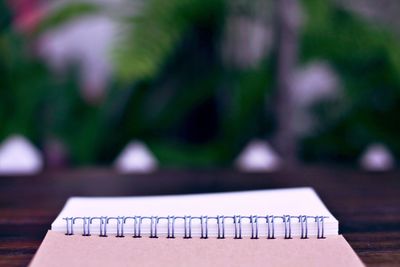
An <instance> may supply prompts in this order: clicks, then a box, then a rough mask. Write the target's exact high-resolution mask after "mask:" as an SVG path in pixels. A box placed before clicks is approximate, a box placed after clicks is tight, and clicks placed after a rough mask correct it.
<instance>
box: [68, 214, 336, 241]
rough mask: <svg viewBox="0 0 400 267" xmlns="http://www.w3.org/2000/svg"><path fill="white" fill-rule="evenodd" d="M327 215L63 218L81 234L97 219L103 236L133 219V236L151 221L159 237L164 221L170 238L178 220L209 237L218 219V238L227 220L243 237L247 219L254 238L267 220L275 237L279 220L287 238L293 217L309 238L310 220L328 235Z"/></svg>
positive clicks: (187, 234)
mask: <svg viewBox="0 0 400 267" xmlns="http://www.w3.org/2000/svg"><path fill="white" fill-rule="evenodd" d="M325 218H328V217H326V216H308V215H298V216H291V215H282V216H274V215H266V216H258V215H250V216H241V215H234V216H223V215H220V216H166V217H158V216H128V217H124V216H118V217H106V216H101V217H65V218H63V219H64V220H65V222H66V233H65V234H66V235H73V234H74V225H75V224H76V223H77V222H81V223H82V235H83V236H90V235H91V228H92V227H93V224H95V223H96V226H98V227H99V228H97V229H99V235H100V236H102V237H105V236H107V227H108V226H109V225H110V223H111V222H112V221H113V222H116V236H117V237H124V236H125V233H124V226H125V225H127V224H130V223H133V237H134V238H140V237H142V226H143V222H148V223H149V228H150V234H149V237H150V238H158V233H157V231H158V225H159V223H160V222H162V221H163V222H164V223H166V225H167V238H175V224H176V222H177V221H180V222H181V223H183V230H184V233H183V238H186V239H188V238H192V223H193V222H194V221H197V223H199V225H200V238H202V239H206V238H208V236H209V231H208V228H209V224H210V222H211V223H212V222H213V223H215V224H216V226H217V238H218V239H224V238H225V224H226V222H227V221H228V220H230V222H231V223H233V226H234V238H235V239H241V238H242V224H243V223H244V222H247V223H249V224H250V227H251V236H250V238H252V239H258V238H259V237H260V234H259V225H260V223H265V224H266V238H268V239H274V238H275V224H276V221H277V220H280V222H282V223H283V226H284V238H285V239H291V238H292V223H293V220H295V221H296V223H299V224H300V238H302V239H307V238H308V237H309V235H308V228H309V224H310V223H313V224H315V225H316V229H317V230H316V232H317V234H316V236H317V238H319V239H321V238H325V235H324V219H325Z"/></svg>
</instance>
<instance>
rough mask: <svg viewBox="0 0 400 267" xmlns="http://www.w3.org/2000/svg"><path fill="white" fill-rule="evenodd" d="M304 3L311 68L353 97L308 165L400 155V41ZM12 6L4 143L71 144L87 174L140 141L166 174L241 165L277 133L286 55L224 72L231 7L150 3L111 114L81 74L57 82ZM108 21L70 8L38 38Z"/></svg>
mask: <svg viewBox="0 0 400 267" xmlns="http://www.w3.org/2000/svg"><path fill="white" fill-rule="evenodd" d="M302 3H303V8H304V11H305V12H306V18H307V22H306V25H304V27H303V30H302V33H301V43H300V44H301V46H300V51H299V54H300V60H301V63H302V64H303V63H306V62H309V61H312V60H326V61H327V62H329V63H330V64H331V65H332V66H333V68H334V69H335V70H336V71H337V73H338V74H339V77H340V79H341V82H342V86H343V89H344V96H343V98H341V99H338V100H336V101H331V102H323V103H319V104H318V105H316V106H315V107H314V110H313V112H314V113H315V114H316V118H318V120H317V122H318V124H317V128H316V130H315V131H313V133H312V134H311V135H309V136H307V137H306V138H304V139H303V140H302V142H301V148H302V150H301V155H302V156H303V157H304V158H305V159H307V160H311V161H319V160H335V161H352V160H354V159H355V158H356V157H357V155H359V153H360V151H361V150H362V149H364V148H365V147H366V146H367V145H368V144H370V143H371V142H383V143H385V144H387V145H388V146H389V147H390V149H392V150H393V151H394V152H395V153H397V154H399V153H400V141H399V139H398V138H397V136H398V135H399V134H400V124H399V121H398V119H397V114H400V113H399V112H400V92H399V90H400V75H399V73H400V43H399V40H398V37H397V36H395V35H394V34H393V33H392V32H391V31H389V30H387V28H385V27H383V26H380V25H376V23H375V24H372V23H371V22H368V21H366V20H364V19H361V18H360V17H359V16H357V15H355V14H353V13H351V12H349V11H347V10H345V9H344V8H342V7H340V6H339V5H337V4H335V3H334V2H332V1H328V0H303V1H302ZM0 4H1V5H2V6H0V18H1V24H0V27H1V28H0V140H3V139H4V138H5V137H7V136H8V135H10V134H12V133H20V134H23V135H25V136H27V137H28V138H30V139H31V140H33V141H34V142H35V143H36V144H37V145H39V146H40V147H42V148H43V147H44V145H45V143H46V140H48V139H49V138H55V139H59V140H61V141H62V142H64V143H65V145H66V146H67V147H68V150H69V153H70V157H71V161H72V163H74V164H78V165H79V164H98V163H109V162H110V161H112V160H113V159H114V158H115V157H116V155H117V154H118V153H119V152H120V151H121V149H122V148H123V147H124V146H125V145H126V144H127V143H128V142H129V141H130V140H132V139H140V140H143V141H144V142H146V143H147V144H148V145H149V146H150V149H151V150H152V152H153V153H154V154H155V155H156V157H157V158H158V159H159V160H160V162H161V164H163V165H167V166H192V167H200V166H215V165H219V166H221V165H229V164H231V162H232V160H233V159H234V158H235V157H236V155H237V154H238V153H239V151H240V150H241V149H242V148H243V146H244V145H245V144H246V143H247V142H248V141H249V140H250V139H252V138H254V137H263V138H265V137H268V136H270V135H271V134H273V130H274V119H273V114H272V112H271V110H270V109H271V106H272V105H271V102H272V98H271V96H272V93H273V87H274V84H275V78H274V54H273V53H272V54H268V55H266V56H265V59H264V60H263V61H262V62H261V64H259V65H258V66H256V67H254V68H249V69H238V68H234V67H227V66H226V65H225V64H223V63H222V61H221V55H220V53H221V51H220V48H221V46H220V45H221V39H222V34H223V29H224V23H225V21H226V16H227V12H228V7H227V1H223V0H216V1H215V0H203V1H201V0H171V1H161V0H149V1H146V2H145V3H144V8H143V10H141V12H140V13H138V14H137V15H135V16H132V17H124V18H122V19H121V23H123V25H124V29H125V30H126V32H125V33H126V34H125V35H124V36H123V37H122V38H121V39H120V40H119V46H118V47H117V48H116V49H115V51H113V55H114V59H115V63H116V70H117V75H116V76H115V77H114V80H113V81H112V82H111V85H110V86H109V89H108V91H107V94H106V96H105V97H104V101H103V102H102V103H101V105H93V104H90V103H87V102H86V101H85V100H84V99H83V98H82V96H81V93H80V91H79V90H80V88H79V84H78V82H77V80H78V79H77V77H78V75H77V72H78V68H77V67H76V66H71V68H70V71H69V72H68V74H66V75H64V76H63V77H62V78H61V79H60V78H59V77H58V78H57V79H56V77H55V75H54V73H53V72H52V71H51V70H49V69H47V67H46V66H45V64H44V63H43V62H41V61H40V60H39V59H38V58H37V57H35V56H34V55H33V53H32V51H30V44H31V42H32V40H31V39H29V37H27V36H21V35H20V34H18V33H17V32H16V31H15V30H14V29H13V27H12V25H11V23H12V14H11V13H10V12H9V10H8V9H7V7H6V6H5V4H4V2H3V1H0ZM100 11H101V12H106V11H104V10H101V9H100V8H98V7H96V6H93V5H90V4H72V5H67V6H66V7H63V8H61V9H59V10H58V11H55V13H52V14H50V16H49V17H48V18H46V19H45V20H44V21H42V23H41V24H40V26H39V27H38V29H37V32H36V34H39V33H42V32H44V31H46V30H49V29H52V28H54V27H57V26H60V25H62V24H63V23H66V22H68V21H71V20H73V19H75V18H77V17H79V16H82V15H88V14H94V13H96V12H100ZM3 18H4V19H3ZM31 37H32V36H31ZM266 103H267V105H266Z"/></svg>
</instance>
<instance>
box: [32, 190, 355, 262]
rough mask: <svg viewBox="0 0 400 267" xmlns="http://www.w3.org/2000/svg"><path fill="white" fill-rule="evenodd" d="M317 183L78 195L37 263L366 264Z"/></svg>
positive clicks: (53, 227) (58, 220) (49, 236)
mask: <svg viewBox="0 0 400 267" xmlns="http://www.w3.org/2000/svg"><path fill="white" fill-rule="evenodd" d="M338 225H339V224H338V221H337V220H336V219H335V217H334V216H333V215H332V214H331V213H330V212H329V210H328V209H327V208H326V207H325V205H324V204H323V203H322V201H321V200H320V199H319V197H318V196H317V194H316V193H315V192H314V190H313V189H311V188H296V189H280V190H260V191H245V192H233V193H213V194H198V195H177V196H151V197H111V198H110V197H107V198H106V197H100V198H99V197H73V198H70V199H69V200H68V201H67V203H66V205H65V207H64V208H63V210H62V211H61V213H60V214H59V216H58V217H57V218H56V219H55V221H54V222H53V223H52V225H51V230H50V231H49V232H48V233H47V235H46V237H45V239H44V241H43V243H42V245H41V246H40V248H39V250H38V252H37V254H36V255H35V257H34V259H33V261H32V262H31V266H82V265H84V266H110V265H120V266H121V265H122V266H139V265H140V266H159V265H163V266H221V265H227V266H244V265H248V264H251V265H252V266H263V265H265V263H266V262H268V263H270V264H272V265H281V266H289V265H297V266H298V265H299V264H300V265H301V266H302V265H325V266H327V265H331V266H337V265H346V266H362V263H361V261H360V260H359V259H358V257H357V256H356V254H355V253H354V251H353V250H352V249H351V247H350V246H349V245H348V243H347V242H346V241H345V239H344V238H343V237H342V236H341V235H339V234H338V229H339V228H338Z"/></svg>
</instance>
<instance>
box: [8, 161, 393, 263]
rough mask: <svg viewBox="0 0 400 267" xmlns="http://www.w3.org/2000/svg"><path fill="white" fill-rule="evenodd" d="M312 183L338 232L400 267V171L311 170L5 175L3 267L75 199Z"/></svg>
mask: <svg viewBox="0 0 400 267" xmlns="http://www.w3.org/2000/svg"><path fill="white" fill-rule="evenodd" d="M295 186H312V187H314V188H315V189H316V191H317V192H318V194H319V195H320V197H321V198H322V200H323V201H324V202H325V204H326V205H327V206H328V208H329V209H330V211H331V212H332V213H333V214H334V215H335V216H336V217H337V218H338V219H339V221H340V232H341V233H342V234H343V235H344V236H345V238H346V239H347V240H348V241H349V243H350V244H351V246H352V247H353V248H354V250H355V251H356V252H357V254H358V255H359V256H360V257H361V259H362V260H363V261H364V262H365V263H366V264H367V265H370V266H378V265H388V266H389V265H393V266H395V265H398V266H400V172H390V173H384V174H373V173H366V172H361V171H355V170H343V169H337V168H328V167H325V168H321V167H307V168H302V169H298V170H293V171H281V172H277V173H270V174H261V173H259V174H243V173H238V172H235V171H232V170H207V171H204V170H202V171H193V170H192V171H174V170H162V171H159V172H156V173H153V174H148V175H117V174H115V173H114V172H112V171H110V170H98V169H90V170H77V171H62V172H53V173H50V172H47V173H43V174H41V175H38V176H35V177H0V265H1V266H25V265H27V264H28V263H29V261H30V260H31V259H32V257H33V255H34V253H35V252H36V250H37V248H38V247H39V245H40V243H41V241H42V239H43V237H44V236H45V233H46V231H47V230H48V229H49V228H50V224H51V222H52V221H53V220H54V218H55V217H56V215H57V214H58V213H59V211H60V210H61V208H62V207H63V205H64V203H65V201H66V200H67V198H68V197H70V196H74V195H75V196H131V195H149V194H182V193H199V192H218V191H235V190H248V189H267V188H283V187H295Z"/></svg>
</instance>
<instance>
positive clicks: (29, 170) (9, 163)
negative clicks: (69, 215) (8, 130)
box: [0, 135, 43, 175]
mask: <svg viewBox="0 0 400 267" xmlns="http://www.w3.org/2000/svg"><path fill="white" fill-rule="evenodd" d="M42 168H43V158H42V156H41V154H40V152H39V150H37V149H36V148H35V147H34V146H33V145H32V144H31V143H30V142H29V141H28V140H27V139H26V138H24V137H23V136H20V135H12V136H10V137H8V138H7V139H6V140H5V141H4V142H3V143H2V144H1V146H0V174H1V175H24V174H35V173H38V172H40V171H41V170H42Z"/></svg>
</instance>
